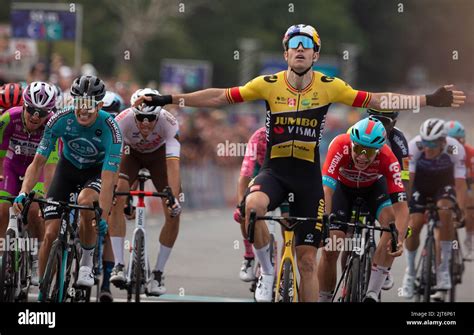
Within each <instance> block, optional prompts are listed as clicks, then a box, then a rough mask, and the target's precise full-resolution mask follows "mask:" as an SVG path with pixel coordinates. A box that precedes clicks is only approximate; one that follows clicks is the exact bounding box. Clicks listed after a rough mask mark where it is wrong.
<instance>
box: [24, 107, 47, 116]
mask: <svg viewBox="0 0 474 335" xmlns="http://www.w3.org/2000/svg"><path fill="white" fill-rule="evenodd" d="M25 109H26V112H27V113H28V114H30V115H31V116H34V115H36V114H37V115H38V116H39V117H40V118H43V117H46V116H48V114H49V113H50V111H48V110H44V109H41V108H36V107H31V106H26V105H25Z"/></svg>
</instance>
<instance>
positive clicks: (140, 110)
mask: <svg viewBox="0 0 474 335" xmlns="http://www.w3.org/2000/svg"><path fill="white" fill-rule="evenodd" d="M144 95H160V92H158V90H154V89H152V88H148V87H147V88H143V89H139V90H137V91H135V93H133V94H132V97H131V98H130V105H131V106H133V104H134V103H135V101H136V100H137V99H138V98H140V97H141V96H144ZM132 109H133V111H134V112H135V114H158V113H159V112H160V111H161V107H160V106H147V105H146V104H141V105H140V106H137V107H132Z"/></svg>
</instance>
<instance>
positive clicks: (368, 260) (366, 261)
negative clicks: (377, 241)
mask: <svg viewBox="0 0 474 335" xmlns="http://www.w3.org/2000/svg"><path fill="white" fill-rule="evenodd" d="M374 254H375V247H374V246H370V247H369V249H368V250H367V251H366V252H365V253H364V256H363V262H362V269H363V270H364V274H363V275H364V277H363V278H362V282H363V283H362V284H361V287H362V294H364V293H367V289H368V288H369V280H370V274H371V273H372V260H373V259H374Z"/></svg>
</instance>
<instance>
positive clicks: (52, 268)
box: [39, 240, 63, 302]
mask: <svg viewBox="0 0 474 335" xmlns="http://www.w3.org/2000/svg"><path fill="white" fill-rule="evenodd" d="M62 251H63V247H62V243H61V241H59V240H55V241H54V242H53V245H52V246H51V251H50V253H49V256H48V262H47V263H46V270H45V272H44V276H43V281H42V283H41V285H40V299H39V301H40V302H62V301H58V299H59V292H58V291H59V286H60V285H61V283H60V276H59V273H60V272H61V265H62ZM53 280H54V286H53ZM51 286H53V289H52V291H51V292H50V290H51Z"/></svg>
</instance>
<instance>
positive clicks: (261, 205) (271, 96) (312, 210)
mask: <svg viewBox="0 0 474 335" xmlns="http://www.w3.org/2000/svg"><path fill="white" fill-rule="evenodd" d="M282 42H283V47H284V54H283V56H284V58H285V60H286V61H287V63H288V69H287V70H286V71H281V72H279V73H276V74H274V75H268V76H260V77H257V78H255V79H253V80H251V81H250V82H248V83H247V84H246V85H244V86H240V87H232V88H227V89H222V88H209V89H205V90H201V91H197V92H193V93H188V94H175V95H163V96H153V97H143V98H142V99H139V100H138V101H137V102H136V104H137V105H138V104H140V103H146V104H149V105H160V106H164V105H167V104H181V105H182V104H184V105H186V106H193V107H218V106H222V105H225V104H233V103H239V102H244V101H252V100H265V101H266V106H267V118H266V134H267V154H266V159H265V163H264V166H263V168H262V169H261V170H260V173H259V174H258V176H257V177H256V178H255V179H254V181H253V184H251V185H249V190H248V192H249V194H248V196H247V197H246V210H245V213H246V224H247V225H248V219H249V215H250V210H251V209H253V210H255V211H256V213H257V215H258V216H261V215H264V214H265V213H266V212H267V211H269V210H273V209H275V208H276V207H277V206H279V205H280V203H281V202H282V201H283V200H284V199H286V198H287V196H288V194H289V193H291V194H292V200H293V201H292V202H291V203H290V215H291V216H306V217H316V216H319V217H322V214H323V213H324V195H323V188H322V178H321V169H320V164H319V150H318V146H319V142H320V137H321V131H322V129H323V126H324V120H325V115H326V113H327V111H328V109H329V106H330V105H331V103H335V102H338V103H343V104H345V105H348V106H353V107H368V108H376V109H382V108H383V105H384V104H385V102H386V100H387V99H389V97H390V98H391V99H403V100H410V99H417V100H418V101H419V102H420V106H421V107H423V106H426V105H432V106H439V107H441V106H452V107H458V106H460V105H461V104H463V103H464V100H465V96H464V95H463V94H464V93H463V92H461V91H454V90H453V86H444V87H442V88H440V89H438V90H437V91H436V92H435V93H434V94H432V95H427V96H425V95H421V96H405V95H401V94H395V93H391V95H390V96H389V95H388V93H370V92H365V91H359V90H355V89H353V88H352V87H351V86H349V85H348V84H346V83H345V82H344V81H342V80H340V79H338V78H333V77H329V76H326V75H324V74H322V73H321V72H318V71H313V70H312V67H313V65H314V63H315V62H316V61H317V60H318V58H319V52H320V48H321V40H320V38H319V35H318V33H317V32H316V30H315V29H314V28H313V27H312V26H309V25H304V24H298V25H294V26H291V27H290V28H289V29H288V30H287V31H286V33H285V35H284V37H283V41H282ZM321 232H322V223H317V224H312V223H308V224H301V225H299V226H298V228H297V229H296V231H295V234H296V237H295V242H296V256H297V263H298V269H299V273H300V275H301V282H300V291H299V293H300V297H301V299H302V301H316V300H317V297H318V293H317V286H318V283H317V276H316V253H317V248H318V246H319V245H320V240H321ZM268 244H269V233H268V229H267V227H266V225H265V222H264V221H257V223H256V226H255V243H254V247H255V249H256V256H257V258H258V260H259V262H260V264H261V265H262V276H261V277H260V279H259V282H258V284H257V289H256V292H255V298H256V300H257V301H271V299H272V291H273V265H272V264H271V262H270V257H269V250H268V249H269V248H268Z"/></svg>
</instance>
